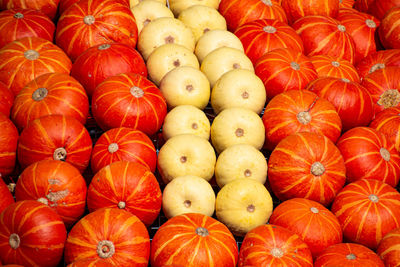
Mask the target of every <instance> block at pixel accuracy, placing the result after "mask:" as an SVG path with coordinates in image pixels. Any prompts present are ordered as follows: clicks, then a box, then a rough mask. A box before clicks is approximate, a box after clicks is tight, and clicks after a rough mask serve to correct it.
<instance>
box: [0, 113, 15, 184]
mask: <svg viewBox="0 0 400 267" xmlns="http://www.w3.org/2000/svg"><path fill="white" fill-rule="evenodd" d="M0 129H1V131H0V178H1V177H2V176H3V177H4V176H7V175H9V174H11V173H12V172H13V170H14V167H15V159H16V152H17V144H18V136H19V134H18V130H17V128H16V127H15V125H14V124H13V123H12V122H11V120H10V119H9V118H8V117H6V115H4V114H2V113H0Z"/></svg>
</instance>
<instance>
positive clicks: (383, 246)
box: [376, 228, 400, 267]
mask: <svg viewBox="0 0 400 267" xmlns="http://www.w3.org/2000/svg"><path fill="white" fill-rule="evenodd" d="M399 238H400V228H396V229H393V230H392V231H390V232H389V233H387V234H386V235H385V236H384V237H383V238H382V240H381V241H380V242H379V245H378V248H377V249H376V253H377V254H378V255H379V257H381V259H382V260H383V262H384V263H385V266H387V267H395V266H398V264H399V262H400V250H399V248H398V244H399V243H400V239H399Z"/></svg>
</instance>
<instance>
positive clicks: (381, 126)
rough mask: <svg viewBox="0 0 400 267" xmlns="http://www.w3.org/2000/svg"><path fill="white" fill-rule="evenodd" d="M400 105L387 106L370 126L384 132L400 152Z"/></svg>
mask: <svg viewBox="0 0 400 267" xmlns="http://www.w3.org/2000/svg"><path fill="white" fill-rule="evenodd" d="M399 114H400V107H394V108H387V109H385V110H383V111H381V112H379V113H378V114H377V115H376V116H375V119H374V120H373V121H371V123H370V125H369V127H371V128H374V129H376V130H377V131H379V132H381V133H383V134H384V135H385V136H386V138H387V139H388V141H389V142H391V143H393V144H394V146H395V148H396V149H397V151H399V152H400V131H399V128H400V116H399Z"/></svg>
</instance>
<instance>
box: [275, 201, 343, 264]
mask: <svg viewBox="0 0 400 267" xmlns="http://www.w3.org/2000/svg"><path fill="white" fill-rule="evenodd" d="M269 223H270V224H275V225H279V226H282V227H285V228H287V229H289V230H291V231H293V232H294V233H296V234H297V235H299V236H300V237H301V239H302V240H303V241H304V242H305V243H306V244H307V245H308V247H309V248H310V251H311V253H312V255H313V257H314V258H316V257H318V256H319V255H320V254H321V253H322V252H323V251H324V249H326V248H327V247H329V246H331V245H334V244H338V243H341V242H342V229H341V228H340V224H339V221H338V219H337V218H336V217H335V215H333V213H332V212H331V211H330V210H328V209H327V208H325V207H324V206H322V205H321V204H319V203H318V202H315V201H313V200H309V199H305V198H292V199H289V200H286V201H284V202H282V203H281V204H279V205H278V206H277V207H276V208H275V209H274V211H273V212H272V215H271V217H270V219H269Z"/></svg>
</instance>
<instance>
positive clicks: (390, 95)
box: [377, 89, 400, 109]
mask: <svg viewBox="0 0 400 267" xmlns="http://www.w3.org/2000/svg"><path fill="white" fill-rule="evenodd" d="M399 103H400V93H399V91H397V89H388V90H386V91H385V92H383V93H382V94H381V95H380V97H379V100H378V102H377V104H378V105H381V106H383V108H385V109H386V108H390V107H395V106H397V105H398V104H399Z"/></svg>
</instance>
